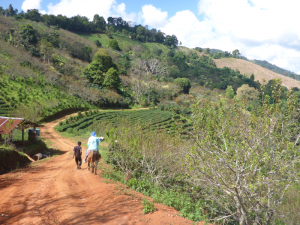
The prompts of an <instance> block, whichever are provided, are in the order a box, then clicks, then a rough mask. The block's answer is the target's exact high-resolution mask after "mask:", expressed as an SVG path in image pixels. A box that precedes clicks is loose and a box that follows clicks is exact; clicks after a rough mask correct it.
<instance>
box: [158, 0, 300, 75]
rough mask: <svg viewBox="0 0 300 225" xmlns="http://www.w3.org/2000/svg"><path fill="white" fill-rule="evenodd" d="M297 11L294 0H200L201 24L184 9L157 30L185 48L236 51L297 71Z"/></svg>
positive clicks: (299, 48) (299, 68)
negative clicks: (180, 42) (174, 39)
mask: <svg viewBox="0 0 300 225" xmlns="http://www.w3.org/2000/svg"><path fill="white" fill-rule="evenodd" d="M299 8H300V1H295V0H286V1H284V2H283V1H279V0H250V1H249V0H227V1H224V0H200V1H199V4H198V9H199V10H198V12H199V14H201V17H203V20H202V21H200V20H199V19H198V18H197V17H196V16H195V15H194V14H193V13H192V12H191V11H188V10H186V11H181V12H177V13H176V14H175V15H174V16H173V17H171V18H169V19H168V20H167V23H166V24H165V25H162V26H159V29H161V30H162V31H163V32H165V33H167V34H175V35H176V36H177V37H178V39H179V41H182V42H183V45H185V46H187V47H192V48H193V47H197V46H199V47H209V48H217V49H221V50H223V51H233V50H234V49H239V50H240V51H241V52H242V53H243V55H245V56H246V57H249V58H255V59H261V60H268V61H269V62H271V63H273V64H276V65H277V66H280V67H283V68H286V69H289V70H292V71H300V63H298V62H300V27H298V26H296V25H295V21H299V20H300V14H299V13H298V12H297V11H298V10H299Z"/></svg>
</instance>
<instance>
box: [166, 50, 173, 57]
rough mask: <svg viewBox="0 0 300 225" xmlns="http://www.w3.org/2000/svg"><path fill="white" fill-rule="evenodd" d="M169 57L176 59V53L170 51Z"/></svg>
mask: <svg viewBox="0 0 300 225" xmlns="http://www.w3.org/2000/svg"><path fill="white" fill-rule="evenodd" d="M167 55H168V56H169V57H174V55H175V53H174V51H169V52H168V54H167Z"/></svg>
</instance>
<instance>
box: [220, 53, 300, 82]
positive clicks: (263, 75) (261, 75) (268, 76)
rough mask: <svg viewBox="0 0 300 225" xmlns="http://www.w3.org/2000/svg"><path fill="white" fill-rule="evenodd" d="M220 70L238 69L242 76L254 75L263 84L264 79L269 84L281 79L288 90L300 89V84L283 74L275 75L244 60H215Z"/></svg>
mask: <svg viewBox="0 0 300 225" xmlns="http://www.w3.org/2000/svg"><path fill="white" fill-rule="evenodd" d="M214 61H215V63H216V65H217V67H218V68H223V67H229V68H232V69H234V70H235V69H238V70H239V71H240V72H241V73H242V74H246V75H248V76H250V75H251V74H254V76H255V80H258V81H259V82H261V83H262V81H263V79H265V80H266V81H267V82H268V81H269V80H272V79H274V78H280V79H281V80H282V85H283V86H286V87H287V88H290V87H298V88H300V82H299V81H296V80H295V79H292V78H289V77H286V76H283V75H281V74H278V73H275V72H273V71H271V70H269V69H266V68H263V67H261V66H259V65H257V64H254V63H251V62H249V61H246V60H243V59H235V58H223V59H214Z"/></svg>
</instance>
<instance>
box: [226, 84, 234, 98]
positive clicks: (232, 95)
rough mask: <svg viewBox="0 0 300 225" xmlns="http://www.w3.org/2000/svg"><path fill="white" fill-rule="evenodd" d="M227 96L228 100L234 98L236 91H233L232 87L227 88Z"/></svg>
mask: <svg viewBox="0 0 300 225" xmlns="http://www.w3.org/2000/svg"><path fill="white" fill-rule="evenodd" d="M226 96H227V97H228V98H233V97H234V90H233V88H232V87H231V86H228V87H227V88H226Z"/></svg>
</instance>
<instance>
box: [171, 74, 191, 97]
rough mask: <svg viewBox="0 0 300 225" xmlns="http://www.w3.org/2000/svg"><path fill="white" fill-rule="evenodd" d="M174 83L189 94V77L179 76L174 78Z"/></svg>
mask: <svg viewBox="0 0 300 225" xmlns="http://www.w3.org/2000/svg"><path fill="white" fill-rule="evenodd" d="M174 83H175V84H177V85H179V86H180V87H181V88H182V90H183V93H185V94H189V91H190V88H191V81H190V80H189V79H188V78H177V79H175V80H174Z"/></svg>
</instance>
